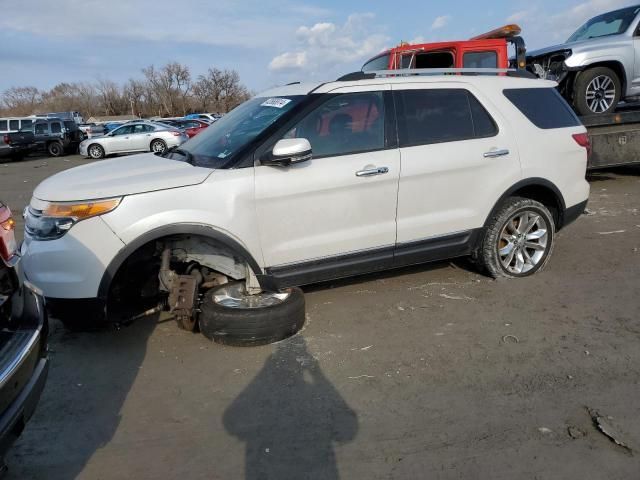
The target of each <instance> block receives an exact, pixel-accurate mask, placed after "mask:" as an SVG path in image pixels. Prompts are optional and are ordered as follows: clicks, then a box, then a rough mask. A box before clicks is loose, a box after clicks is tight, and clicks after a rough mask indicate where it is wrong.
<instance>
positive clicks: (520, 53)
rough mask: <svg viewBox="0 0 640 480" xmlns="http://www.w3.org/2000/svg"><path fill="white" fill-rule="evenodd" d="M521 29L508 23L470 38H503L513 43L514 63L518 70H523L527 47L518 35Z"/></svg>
mask: <svg viewBox="0 0 640 480" xmlns="http://www.w3.org/2000/svg"><path fill="white" fill-rule="evenodd" d="M521 33H522V29H521V28H520V26H519V25H516V24H510V25H505V26H503V27H500V28H496V29H494V30H491V31H490V32H487V33H483V34H481V35H477V36H475V37H472V38H470V40H492V39H499V38H504V39H505V40H506V41H507V42H509V43H511V44H513V46H514V47H515V49H516V64H515V65H514V66H515V67H516V68H517V69H518V70H524V69H525V68H526V66H527V58H526V56H527V48H526V46H525V43H524V39H523V38H522V37H521V36H520V34H521Z"/></svg>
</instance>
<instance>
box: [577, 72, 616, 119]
mask: <svg viewBox="0 0 640 480" xmlns="http://www.w3.org/2000/svg"><path fill="white" fill-rule="evenodd" d="M585 98H586V100H587V106H588V107H589V110H591V111H592V112H593V113H602V112H606V111H607V110H608V109H609V108H611V106H612V105H613V101H614V99H615V98H616V85H615V83H613V79H612V78H611V77H609V76H607V75H599V76H597V77H596V78H594V79H593V80H591V81H590V82H589V85H587V92H586V94H585Z"/></svg>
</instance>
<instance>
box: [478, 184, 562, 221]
mask: <svg viewBox="0 0 640 480" xmlns="http://www.w3.org/2000/svg"><path fill="white" fill-rule="evenodd" d="M509 197H524V198H529V199H531V200H535V201H537V202H540V203H542V204H543V205H544V206H545V207H547V208H549V210H550V211H551V213H552V215H553V219H554V221H555V222H556V229H557V230H560V229H561V228H562V227H563V225H564V218H565V211H566V204H565V201H564V197H563V196H562V193H561V192H560V189H559V188H558V187H557V186H556V185H554V184H553V182H551V181H549V180H547V179H545V178H526V179H524V180H520V181H519V182H518V183H516V184H514V185H512V186H511V187H510V188H509V189H508V190H507V191H505V192H504V193H503V194H502V195H501V196H500V198H499V199H498V201H497V202H496V203H495V205H494V206H493V208H492V209H491V211H490V212H489V215H487V218H486V220H485V222H484V226H483V227H486V226H487V225H488V223H489V221H490V220H491V219H492V218H493V216H494V215H495V214H496V212H497V211H498V210H499V208H500V205H502V203H503V202H504V201H505V200H506V199H507V198H509Z"/></svg>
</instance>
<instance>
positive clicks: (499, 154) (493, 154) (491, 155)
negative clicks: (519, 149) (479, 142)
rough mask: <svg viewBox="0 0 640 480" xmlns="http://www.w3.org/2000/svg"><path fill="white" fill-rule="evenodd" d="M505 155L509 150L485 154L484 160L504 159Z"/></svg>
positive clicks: (492, 151)
mask: <svg viewBox="0 0 640 480" xmlns="http://www.w3.org/2000/svg"><path fill="white" fill-rule="evenodd" d="M505 155H509V150H507V149H506V148H504V149H502V150H491V151H489V152H485V154H484V158H497V157H504V156H505Z"/></svg>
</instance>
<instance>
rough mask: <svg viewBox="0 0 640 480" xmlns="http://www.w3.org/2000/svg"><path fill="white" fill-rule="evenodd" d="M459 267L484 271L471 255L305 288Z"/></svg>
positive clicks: (343, 284)
mask: <svg viewBox="0 0 640 480" xmlns="http://www.w3.org/2000/svg"><path fill="white" fill-rule="evenodd" d="M446 269H457V270H464V271H466V272H467V273H473V274H476V275H480V276H482V275H483V274H482V272H480V271H479V270H478V268H477V267H476V266H475V265H474V264H473V262H472V261H471V259H470V258H469V257H459V258H453V259H451V260H444V261H441V262H430V263H421V264H418V265H410V266H408V267H399V268H394V269H391V270H383V271H380V272H374V273H367V274H364V275H358V276H356V277H345V278H340V279H337V280H328V281H326V282H318V283H314V284H310V285H305V286H304V287H303V290H304V292H305V293H311V292H316V291H320V290H327V289H330V288H337V287H345V286H347V285H359V284H362V283H368V282H373V281H376V280H386V279H388V278H395V277H401V276H403V275H413V274H418V273H423V272H431V271H435V270H446ZM487 278H489V277H487Z"/></svg>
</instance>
